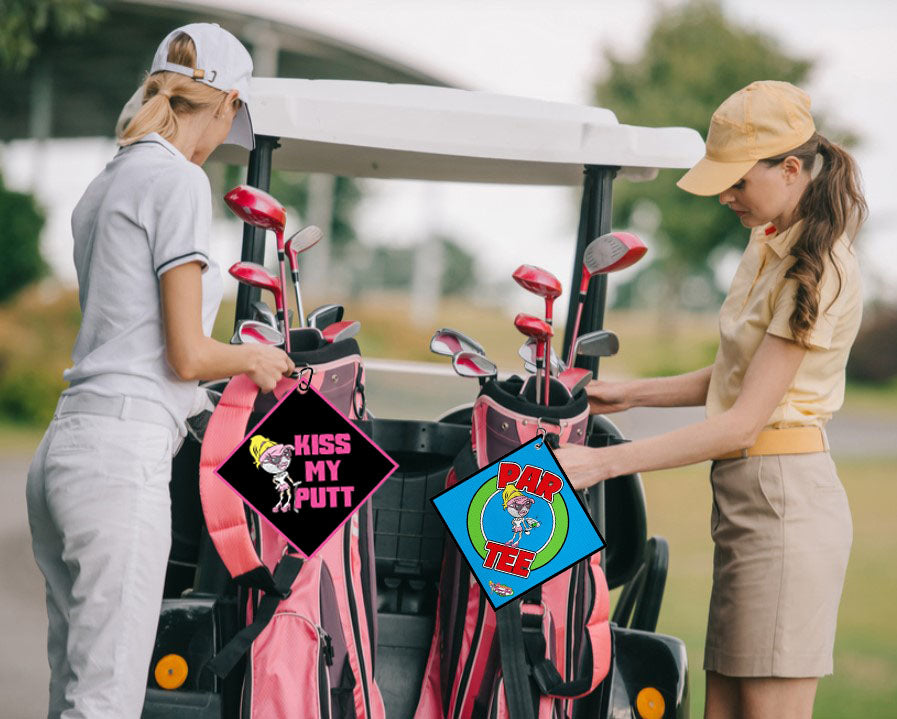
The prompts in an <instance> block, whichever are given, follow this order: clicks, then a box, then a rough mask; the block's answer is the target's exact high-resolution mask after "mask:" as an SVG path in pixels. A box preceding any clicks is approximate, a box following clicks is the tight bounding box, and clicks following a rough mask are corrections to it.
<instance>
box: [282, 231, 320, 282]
mask: <svg viewBox="0 0 897 719" xmlns="http://www.w3.org/2000/svg"><path fill="white" fill-rule="evenodd" d="M323 237H324V233H323V232H321V228H320V227H316V226H315V225H309V226H308V227H303V228H302V229H301V230H299V231H298V232H295V233H293V235H292V236H291V237H290V239H288V240H287V242H286V244H285V245H284V249H285V250H286V253H287V257H288V258H289V260H290V268H291V269H292V270H293V272H296V271H298V269H299V255H300V254H302V253H303V252H305V251H306V250H307V249H309V248H310V247H313V246H314V245H316V244H318V242H319V241H320V240H321V239H322V238H323Z"/></svg>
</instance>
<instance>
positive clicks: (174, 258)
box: [156, 250, 209, 275]
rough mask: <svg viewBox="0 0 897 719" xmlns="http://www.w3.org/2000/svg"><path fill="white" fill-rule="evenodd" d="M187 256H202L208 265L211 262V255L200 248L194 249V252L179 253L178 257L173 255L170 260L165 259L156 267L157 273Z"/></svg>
mask: <svg viewBox="0 0 897 719" xmlns="http://www.w3.org/2000/svg"><path fill="white" fill-rule="evenodd" d="M187 257H201V258H202V260H203V262H204V263H205V264H206V266H208V264H209V256H208V255H207V254H205V253H204V252H200V251H199V250H193V251H192V252H187V253H185V254H183V255H178V256H177V257H172V258H171V259H170V260H165V262H163V263H162V264H161V265H159V266H158V267H157V268H156V275H159V274H160V273H161V272H162V271H163V270H164V269H165V268H166V267H168V266H169V265H171V264H172V263H174V262H178V261H180V260H183V259H185V258H187Z"/></svg>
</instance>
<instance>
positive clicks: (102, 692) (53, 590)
mask: <svg viewBox="0 0 897 719" xmlns="http://www.w3.org/2000/svg"><path fill="white" fill-rule="evenodd" d="M172 441H173V430H172V428H166V427H164V426H162V425H161V424H152V423H150V422H145V421H139V420H137V419H135V418H133V416H132V417H130V418H122V417H117V416H102V415H97V414H87V413H84V412H72V413H66V412H64V411H63V412H62V413H61V414H60V413H59V412H57V416H56V417H54V419H53V421H52V423H51V424H50V427H49V428H48V429H47V432H46V434H45V435H44V438H43V441H41V443H40V446H39V447H38V450H37V453H36V455H35V457H34V460H33V461H32V463H31V467H30V469H29V471H28V485H27V500H28V521H29V524H30V525H31V536H32V546H33V549H34V558H35V560H37V564H38V566H39V567H40V570H41V572H43V574H44V577H45V578H46V589H47V614H48V618H49V626H48V631H47V654H48V658H49V662H50V704H49V712H48V717H49V718H50V719H57V718H59V719H105V718H107V717H108V718H109V719H113V718H114V719H137V717H139V716H140V714H141V711H142V709H143V702H144V696H145V692H146V683H147V673H148V670H149V663H150V660H151V657H152V651H153V645H154V642H155V635H156V627H157V624H158V618H159V609H160V606H161V601H162V588H163V584H164V579H165V568H166V563H167V559H168V553H169V548H170V545H171V511H170V498H169V492H168V483H169V479H170V477H171V450H172Z"/></svg>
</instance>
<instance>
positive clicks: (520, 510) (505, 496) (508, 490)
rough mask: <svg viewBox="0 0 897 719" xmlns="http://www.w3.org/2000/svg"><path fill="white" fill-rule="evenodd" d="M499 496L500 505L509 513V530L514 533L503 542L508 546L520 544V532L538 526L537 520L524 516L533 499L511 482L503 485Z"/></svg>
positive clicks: (527, 531) (525, 531)
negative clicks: (500, 499) (503, 487)
mask: <svg viewBox="0 0 897 719" xmlns="http://www.w3.org/2000/svg"><path fill="white" fill-rule="evenodd" d="M501 498H502V506H503V507H504V508H505V510H506V511H507V512H508V514H510V515H511V530H512V531H513V532H514V535H513V536H512V537H511V538H510V539H509V540H508V541H507V542H505V544H506V545H507V546H509V547H516V546H517V545H518V544H520V536H521V535H522V534H529V533H530V529H532V528H533V527H538V526H539V523H538V521H536V520H533V519H530V518H529V517H527V516H526V515H527V514H528V513H529V509H530V507H532V506H533V502H534V501H535V500H533V499H532V498H531V497H527V496H526V495H525V494H523V492H521V491H520V490H519V489H517V487H516V486H514V485H513V484H509V485H507V486H506V487H505V490H504V492H502V495H501Z"/></svg>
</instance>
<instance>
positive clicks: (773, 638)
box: [704, 452, 853, 677]
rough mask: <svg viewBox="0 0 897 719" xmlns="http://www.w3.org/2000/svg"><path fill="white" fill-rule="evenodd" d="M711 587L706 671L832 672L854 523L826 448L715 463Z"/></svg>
mask: <svg viewBox="0 0 897 719" xmlns="http://www.w3.org/2000/svg"><path fill="white" fill-rule="evenodd" d="M710 483H711V486H712V488H713V510H712V512H711V523H710V534H711V536H712V537H713V543H714V553H713V591H712V593H711V597H710V612H709V618H708V622H707V642H706V648H705V653H704V669H705V670H709V671H714V672H718V673H720V674H724V675H727V676H732V677H820V676H824V675H826V674H831V673H832V652H833V647H834V643H835V626H836V624H837V619H838V604H839V603H840V601H841V589H842V587H843V586H844V574H845V572H846V570H847V558H848V556H849V554H850V545H851V542H852V540H853V523H852V521H851V517H850V507H849V506H848V503H847V495H846V493H845V492H844V487H843V486H842V484H841V481H840V480H839V479H838V475H837V472H836V470H835V465H834V463H833V462H832V459H831V455H830V454H829V453H828V452H816V453H812V454H790V455H769V456H760V457H748V458H746V459H729V460H721V461H715V462H713V466H712V468H711V471H710Z"/></svg>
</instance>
